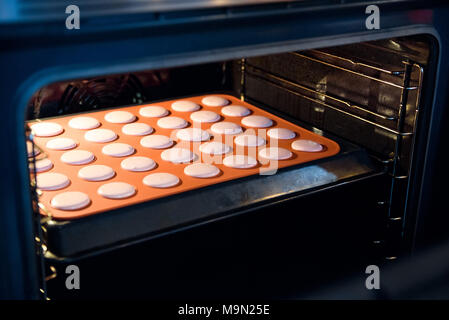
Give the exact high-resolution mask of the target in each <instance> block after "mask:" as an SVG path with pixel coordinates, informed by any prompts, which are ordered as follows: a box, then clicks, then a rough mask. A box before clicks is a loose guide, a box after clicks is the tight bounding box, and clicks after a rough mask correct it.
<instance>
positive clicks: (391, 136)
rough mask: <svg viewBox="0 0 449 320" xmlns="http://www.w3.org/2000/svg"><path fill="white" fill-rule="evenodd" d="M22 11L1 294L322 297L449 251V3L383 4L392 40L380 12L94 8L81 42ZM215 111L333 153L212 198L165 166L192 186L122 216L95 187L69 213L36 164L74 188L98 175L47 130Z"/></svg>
mask: <svg viewBox="0 0 449 320" xmlns="http://www.w3.org/2000/svg"><path fill="white" fill-rule="evenodd" d="M75 2H76V1H75ZM8 3H9V2H8ZM12 3H14V4H15V5H16V6H14V8H8V10H5V12H6V13H10V15H8V14H5V16H4V17H3V18H1V17H0V19H2V20H0V39H1V42H0V43H1V44H0V46H1V50H0V64H1V70H2V71H3V72H2V73H3V77H2V80H1V81H2V82H1V83H2V85H1V86H0V97H1V98H2V101H3V102H2V110H3V117H2V125H1V126H0V128H1V129H0V132H1V133H2V136H3V141H2V143H3V148H4V152H3V156H2V157H1V158H0V163H1V164H2V167H3V170H4V172H3V177H2V179H1V180H0V185H1V198H2V200H1V204H0V205H1V208H2V210H1V211H2V215H1V222H2V225H3V226H2V229H3V232H2V233H1V234H2V235H1V241H0V248H1V251H0V252H1V254H2V257H3V258H4V259H5V260H4V261H6V262H5V263H2V266H1V268H2V270H1V280H2V281H1V282H2V291H1V292H2V296H5V297H7V298H33V299H89V298H91V299H95V298H99V297H101V298H142V297H144V298H154V299H161V298H162V299H173V298H176V299H211V298H212V299H229V298H253V299H254V298H258V299H291V298H297V297H307V296H308V294H309V293H310V292H315V291H320V290H321V291H323V290H324V292H326V288H327V286H328V284H330V283H334V282H337V281H341V280H342V279H346V278H347V277H350V276H352V275H354V274H362V275H365V269H366V268H367V266H370V265H376V266H379V267H380V268H381V269H382V268H388V267H389V266H391V265H394V264H397V263H400V262H401V261H403V259H407V258H408V257H409V256H410V255H413V254H414V253H415V252H417V250H419V249H420V248H425V247H426V246H428V245H430V244H432V243H434V242H435V241H437V240H441V239H444V238H445V237H446V234H447V232H445V230H444V227H443V225H444V222H445V221H447V218H446V217H445V216H444V215H442V214H441V212H440V211H439V210H438V208H439V207H440V206H441V205H443V204H444V203H445V195H444V192H443V191H444V188H440V187H439V186H441V185H443V184H442V183H443V182H444V181H445V178H446V177H447V169H445V167H446V166H445V164H444V161H442V160H441V156H442V154H443V153H442V152H443V150H444V146H443V141H444V137H445V131H444V124H445V121H446V120H445V119H446V118H445V115H446V110H445V109H446V107H447V104H448V101H449V99H448V96H447V88H448V82H447V81H448V79H447V69H448V65H449V64H448V63H449V61H448V59H447V53H446V51H447V46H448V38H449V34H448V32H447V30H449V29H448V24H447V21H446V20H447V19H445V18H446V17H447V16H448V14H449V6H447V5H446V4H444V2H441V3H440V2H438V1H435V2H429V3H422V2H418V1H400V2H390V1H379V2H378V3H377V5H378V7H379V9H380V21H381V28H380V29H378V30H367V28H366V27H365V20H366V18H367V16H368V15H367V14H366V13H365V8H366V7H367V6H368V5H369V4H371V3H368V2H364V1H355V2H346V1H341V2H340V1H320V2H319V3H317V2H314V1H262V2H259V3H255V2H253V1H243V2H241V1H239V2H236V1H224V2H217V3H216V2H213V1H182V2H179V3H178V2H176V1H175V2H173V3H164V2H161V3H156V2H151V1H149V2H144V3H142V2H139V1H136V2H133V1H131V2H129V3H128V4H127V5H126V6H125V5H122V3H121V2H120V1H119V2H118V3H119V4H120V5H117V7H114V6H110V5H108V4H107V3H106V2H102V1H98V5H97V6H93V7H88V6H85V7H83V6H82V4H80V15H81V24H80V28H79V29H76V30H68V29H66V27H65V24H64V20H65V18H66V16H67V15H66V14H62V13H63V12H64V11H63V10H64V8H65V6H66V5H67V4H65V3H64V2H61V4H60V5H59V4H58V5H52V6H50V5H48V4H47V3H46V2H45V1H44V2H42V3H40V4H30V3H27V2H25V1H11V4H12ZM44 4H47V5H48V6H47V7H46V6H45V5H44ZM1 6H2V5H0V8H1ZM3 6H4V5H3ZM5 8H6V7H5ZM13 13H14V14H13ZM205 96H206V97H211V96H212V97H225V98H226V99H227V101H228V102H227V103H230V105H242V106H246V107H248V108H249V109H251V108H253V109H252V110H253V112H254V113H255V114H263V115H268V116H267V117H268V118H270V117H271V119H275V123H277V124H279V125H280V124H283V126H284V127H285V126H291V128H296V129H297V130H304V131H300V132H301V133H297V135H300V136H303V135H305V136H308V135H310V137H314V139H318V140H319V141H322V142H321V145H324V146H325V149H326V152H327V151H329V153H328V154H326V155H323V156H318V157H311V158H310V159H309V158H307V155H304V154H303V153H301V152H300V153H295V150H297V149H295V150H290V151H293V154H294V157H295V159H297V160H301V161H297V162H295V161H293V160H291V164H289V165H285V166H283V165H282V163H283V162H282V160H280V161H279V164H280V166H279V168H278V169H277V170H275V173H274V174H266V173H263V172H260V173H256V172H252V173H251V174H246V173H245V174H241V172H244V170H245V169H239V170H240V171H239V170H236V171H238V172H239V174H238V175H235V176H233V177H232V178H227V179H224V178H223V179H222V180H219V179H217V181H216V182H214V183H210V184H207V183H206V184H198V185H195V182H190V180H188V179H186V178H185V177H184V176H182V174H183V173H182V171H180V170H179V168H180V166H183V167H182V168H184V166H185V165H184V164H170V165H166V164H165V162H163V161H164V158H163V156H162V155H161V157H162V160H161V159H160V158H159V153H158V155H157V156H155V157H154V160H155V161H156V162H157V163H158V166H159V167H158V168H156V170H159V169H162V168H164V170H165V171H167V172H171V173H174V172H178V176H180V177H181V180H182V179H184V180H183V181H184V183H183V184H182V185H183V186H185V188H184V189H182V190H181V191H177V192H172V193H170V192H169V191H167V192H166V191H163V192H161V193H160V195H158V196H154V195H155V194H157V192H156V191H154V189H150V188H147V189H141V186H140V185H139V186H138V187H137V194H138V195H139V196H140V195H142V194H144V195H145V194H147V195H148V197H147V198H142V199H141V200H139V201H134V202H133V201H132V197H131V198H130V199H131V200H129V201H128V202H126V201H124V200H123V202H122V203H121V202H120V200H114V201H115V202H114V204H115V206H108V205H107V204H103V202H101V201H100V202H98V203H99V204H98V205H97V200H96V199H97V198H96V197H98V198H100V197H99V196H98V195H97V194H95V191H92V190H94V189H92V190H91V189H90V188H87V189H85V190H81V189H83V188H82V187H80V188H79V189H80V190H78V191H84V193H85V194H87V195H89V196H90V199H91V203H90V206H91V207H95V210H91V211H89V212H88V213H87V214H84V213H83V214H77V210H76V209H74V210H72V209H73V208H69V210H66V211H65V212H66V213H64V210H62V213H61V210H57V209H56V206H53V207H52V205H54V202H51V201H50V199H51V197H53V196H54V195H56V194H57V192H56V191H46V190H42V189H45V188H43V187H42V186H43V185H42V184H41V185H39V176H40V175H43V173H42V172H40V170H41V167H39V165H42V162H41V163H40V164H38V162H39V161H42V160H43V159H48V158H49V159H50V160H52V161H53V162H54V163H53V165H54V168H53V169H57V170H58V173H60V174H63V175H68V176H70V179H72V181H71V185H69V186H68V187H66V185H64V186H63V187H61V189H64V188H68V189H70V188H72V187H73V186H76V185H77V184H76V182H75V180H76V179H77V178H79V176H80V174H81V173H78V177H77V176H76V173H73V174H72V173H70V172H69V169H68V167H64V166H63V165H59V166H57V165H56V163H55V162H56V161H59V160H58V159H59V158H58V159H57V158H56V157H59V155H60V154H62V153H61V152H59V151H58V152H59V153H58V152H56V153H53V152H51V150H49V149H48V148H47V147H48V144H46V143H47V142H48V141H49V140H50V137H46V136H45V134H44V137H42V135H41V136H40V135H39V132H38V131H39V130H36V129H34V130H33V129H32V127H33V124H39V123H55V122H57V123H66V122H67V121H68V120H69V119H73V118H76V117H86V116H88V117H94V118H97V119H99V120H100V122H102V126H101V128H109V127H108V124H107V121H105V120H104V119H106V118H107V116H105V115H107V114H108V113H113V112H115V111H118V110H120V111H132V112H131V113H134V114H135V115H137V117H138V121H142V122H147V123H150V122H148V121H150V120H148V119H147V118H145V116H143V115H142V113H140V114H139V113H138V112H139V110H141V108H144V107H148V106H164V107H165V108H166V109H167V110H170V112H171V113H174V114H175V115H176V112H175V111H174V110H173V109H170V108H173V107H170V106H171V104H172V102H174V101H179V100H183V101H185V100H190V101H195V102H196V103H197V104H198V105H200V107H202V108H203V109H207V106H206V104H205V103H204V101H205V100H201V98H202V97H205ZM217 110H220V108H218V109H217ZM221 110H223V109H221ZM217 113H219V112H218V111H217ZM105 117H106V118H105ZM221 117H222V118H223V117H224V118H225V120H226V119H228V118H227V117H226V116H224V115H223V114H221ZM145 119H147V120H148V121H147V120H145ZM161 119H162V118H161ZM66 120H67V121H66ZM187 120H188V119H187ZM64 121H65V122H64ZM151 121H153V120H151ZM238 121H240V120H238ZM242 121H243V120H242ZM151 123H152V127H153V129H155V131H156V133H157V132H158V130H159V129H160V128H159V127H158V126H157V125H155V124H153V122H151ZM154 123H156V122H154ZM158 123H159V122H158ZM192 123H193V122H192ZM237 123H239V122H237ZM242 123H243V124H244V122H241V123H240V124H242ZM242 127H244V128H243V129H248V128H245V126H243V125H242ZM35 128H36V127H35ZM111 128H112V127H111ZM117 128H121V125H120V126H117ZM289 128H290V127H289ZM90 129H95V128H94V127H92V128H90ZM63 130H64V132H65V133H66V135H65V136H64V137H66V138H71V137H72V138H73V137H74V136H71V135H70V132H72V131H71V130H73V128H69V126H66V127H64V128H63ZM117 130H119V129H117ZM297 132H299V131H297ZM117 133H118V134H119V137H120V138H119V140H120V139H122V136H125V135H126V134H123V132H119V131H117ZM58 134H59V133H58ZM83 134H84V131H83ZM153 134H154V133H153ZM52 135H53V134H52ZM149 136H151V135H149ZM84 137H86V136H84ZM51 138H54V137H51ZM265 138H266V139H267V141H268V138H267V137H265ZM290 139H293V138H290ZM310 139H312V138H310ZM74 140H75V143H76V142H77V141H78V142H80V140H83V136H82V135H80V136H76V138H74ZM293 140H295V139H293ZM293 140H292V141H293ZM318 140H317V141H318ZM83 141H84V140H83ZM136 141H138V140H136ZM270 141H271V140H270ZM323 141H324V142H323ZM270 143H273V142H270ZM231 144H232V142H231ZM79 145H80V146H81V145H82V144H81V143H79ZM142 145H143V143H142V142H140V145H139V144H138V143H136V146H138V147H135V148H136V149H137V153H138V152H140V150H139V148H141V147H142ZM83 146H84V145H83ZM282 146H284V145H282ZM285 146H287V147H286V148H287V149H289V147H290V146H293V144H292V145H291V144H290V142H289V143H288V144H285ZM334 146H335V147H334ZM235 148H236V145H234V149H235ZM30 150H31V153H30ZM98 150H100V149H98ZM103 150H104V149H103ZM258 151H260V150H258ZM98 152H99V153H98V154H95V157H96V159H97V160H101V159H102V158H101V157H102V156H100V151H98ZM259 154H260V153H259ZM315 155H316V154H315ZM315 155H314V156H315ZM55 159H57V160H55ZM61 160H62V158H61ZM189 160H191V159H189ZM97 162H98V161H97ZM100 162H101V161H100ZM114 163H115V164H114V165H111V166H112V167H113V169H114V170H115V171H116V172H117V173H116V176H117V177H121V176H120V174H119V173H118V171H119V170H121V168H120V167H119V165H118V163H119V162H117V161H116V162H114ZM83 165H84V164H83ZM83 165H80V166H77V167H76V171H77V170H78V169H81V168H82V167H83ZM164 165H165V167H164ZM122 167H123V165H122ZM64 168H67V171H65V170H66V169H64ZM220 168H221V171H222V173H223V174H222V177H226V174H227V170H228V169H226V168H225V167H220ZM70 170H72V169H70ZM242 170H243V171H242ZM43 171H47V172H51V171H52V169H51V168H50V169H48V168H47V169H43ZM72 171H73V172H75V171H74V170H72ZM184 172H185V171H184ZM142 177H143V176H142ZM112 179H114V178H112ZM124 179H125V178H124ZM139 179H140V180H138V181H139V182H136V184H139V183H141V182H140V181H141V178H139ZM42 180H43V179H42V178H41V181H42ZM125 180H126V179H125ZM206 180H207V179H206ZM192 181H194V180H192ZM195 181H196V180H195ZM202 181H204V179H203V180H202ZM125 182H129V181H128V180H127V181H125ZM186 182H187V183H186ZM90 183H91V184H92V183H94V184H95V186H100V185H101V183H98V182H90ZM80 186H81V185H80ZM95 188H97V187H95ZM70 190H72V189H70ZM95 190H96V189H95ZM164 190H165V189H164ZM166 190H169V188H168V189H166ZM62 191H64V190H62ZM99 192H100V191H99ZM164 192H165V193H164ZM100 193H101V192H100ZM48 194H51V197H50V196H46V195H48ZM72 200H73V199H72ZM116 204H118V205H116ZM5 257H6V258H5ZM70 266H76V267H77V268H78V269H79V271H80V276H81V283H80V289H79V290H69V289H68V288H67V277H68V272H67V270H69V269H70V268H69V269H68V267H70ZM362 277H363V276H362ZM361 281H362V282H361V285H362V286H363V285H364V281H365V280H364V278H363V280H361ZM324 296H325V297H326V294H325V295H324ZM345 297H354V296H352V295H351V292H349V291H348V292H343V293H341V295H340V296H338V298H345ZM393 297H394V296H393Z"/></svg>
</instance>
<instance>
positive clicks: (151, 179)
mask: <svg viewBox="0 0 449 320" xmlns="http://www.w3.org/2000/svg"><path fill="white" fill-rule="evenodd" d="M142 182H143V184H144V185H146V186H149V187H153V188H170V187H174V186H176V185H177V184H179V182H180V179H179V178H178V177H177V176H175V175H174V174H171V173H166V172H157V173H152V174H149V175H147V176H146V177H145V178H143V181H142Z"/></svg>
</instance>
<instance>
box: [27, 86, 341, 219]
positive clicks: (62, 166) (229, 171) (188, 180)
mask: <svg viewBox="0 0 449 320" xmlns="http://www.w3.org/2000/svg"><path fill="white" fill-rule="evenodd" d="M214 95H215V96H221V97H223V98H226V99H228V100H229V101H230V102H231V103H230V104H229V105H241V106H244V107H247V108H249V109H250V110H251V111H252V115H262V116H265V117H268V118H270V119H272V120H273V122H274V124H273V126H271V127H270V128H267V129H271V128H276V127H279V128H288V129H290V130H292V131H294V132H295V133H296V134H297V137H295V138H294V139H290V140H277V146H279V147H282V148H286V149H289V150H290V151H292V153H293V157H292V158H290V159H288V160H281V161H277V163H276V164H275V165H274V166H273V163H271V164H270V163H267V161H264V160H262V159H260V160H261V162H264V164H261V163H259V165H258V166H256V167H255V168H251V169H235V168H228V167H226V166H224V165H223V164H221V163H214V165H216V166H217V167H218V168H219V169H220V171H221V174H220V175H218V176H217V177H213V178H194V177H190V176H187V175H185V174H184V172H183V171H184V168H185V167H186V166H187V165H188V163H187V164H173V163H171V162H167V161H164V160H162V159H161V156H160V154H161V152H162V151H163V150H165V149H163V150H153V149H148V148H144V147H142V146H141V145H140V139H141V138H142V136H129V135H125V134H123V133H122V132H121V128H122V126H123V125H124V124H114V123H109V122H107V121H105V120H104V116H105V115H106V114H107V113H108V112H111V111H112V110H111V109H108V110H102V111H97V112H90V113H84V114H83V116H90V117H94V118H96V119H97V120H98V121H99V122H100V123H101V126H100V127H99V128H104V129H110V130H113V131H114V132H116V133H117V135H118V139H116V140H115V141H113V142H121V143H127V144H130V145H132V146H133V147H134V148H135V150H136V152H135V153H134V154H133V155H132V156H146V157H150V158H152V159H153V160H154V161H156V163H157V167H156V168H155V169H153V170H151V171H146V172H130V171H126V170H123V169H121V167H120V163H121V161H122V160H123V159H124V157H118V158H115V157H111V156H107V155H104V154H103V153H102V152H101V149H102V148H103V147H104V146H105V145H106V144H107V143H94V142H89V141H86V140H85V139H84V134H85V132H86V130H78V129H73V128H71V127H69V126H68V122H69V121H70V120H71V119H72V118H74V117H77V116H79V115H71V116H64V117H56V118H52V119H40V121H41V122H46V121H48V122H56V123H58V124H60V125H61V126H62V127H63V128H64V132H63V133H61V134H60V135H58V136H54V137H35V138H34V141H35V143H36V144H37V145H38V146H39V148H41V149H42V150H43V151H44V156H47V157H48V158H49V159H50V160H51V161H52V162H53V165H54V167H53V168H52V169H51V170H50V171H49V172H59V173H63V174H65V175H67V176H68V177H69V179H70V181H71V183H70V185H69V186H67V187H66V188H64V189H61V190H56V191H43V192H42V193H41V194H40V196H39V202H40V203H41V206H42V207H43V208H44V210H41V214H43V215H48V214H51V216H52V218H54V219H56V220H68V219H76V218H81V217H85V216H89V215H93V214H97V213H101V212H107V211H111V210H115V209H119V208H123V207H126V206H130V205H134V204H138V203H142V202H146V201H151V200H155V199H159V198H163V197H168V196H173V195H176V194H180V193H183V192H186V191H191V190H194V189H199V188H204V187H207V186H211V185H215V184H218V183H223V182H226V181H230V180H235V179H239V178H243V177H248V176H252V175H258V174H261V172H264V173H265V174H266V172H265V171H264V170H263V169H268V168H278V169H281V168H285V167H289V166H294V165H298V164H302V163H306V162H310V161H314V160H318V159H322V158H326V157H330V156H333V155H335V154H337V153H338V152H339V151H340V147H339V145H338V143H336V142H335V141H333V140H331V139H328V138H326V137H323V136H321V135H318V134H316V133H313V132H311V131H309V130H306V129H304V128H302V127H300V126H298V125H296V124H293V123H291V122H289V121H287V120H284V119H282V118H280V117H278V116H276V115H274V114H272V113H269V112H267V111H265V110H262V109H260V108H258V107H256V106H254V105H252V104H249V103H247V102H244V101H241V100H239V99H238V98H236V97H233V96H231V95H224V94H214ZM204 97H205V95H202V96H195V97H189V98H183V99H182V100H190V101H193V102H195V103H198V104H200V105H201V106H202V109H201V110H210V111H214V112H216V113H218V114H220V115H221V117H222V118H221V120H220V121H228V122H234V123H238V124H239V125H241V126H242V127H243V128H244V129H245V126H243V125H242V124H241V123H240V121H241V119H242V117H228V116H224V115H223V114H221V112H220V110H221V107H208V106H204V105H203V104H202V103H201V100H202V98H204ZM177 100H179V99H176V100H169V101H163V102H157V103H153V104H142V105H135V106H129V107H121V108H114V109H113V110H114V111H118V110H123V111H128V112H131V113H133V114H134V115H135V116H136V117H137V120H136V122H137V121H138V122H144V123H147V124H149V125H150V126H151V127H153V129H154V131H153V133H152V134H162V135H167V136H170V137H172V138H173V137H174V135H173V133H172V131H175V130H173V129H163V128H160V127H158V126H157V124H156V122H157V120H158V119H159V118H145V117H141V116H140V115H139V109H140V108H142V107H145V106H152V105H157V106H162V107H165V108H166V109H167V110H169V111H170V113H171V114H170V115H173V116H177V117H182V118H184V119H185V120H187V121H188V122H189V127H191V126H192V121H191V120H190V118H189V116H190V114H191V112H177V111H174V110H172V109H171V107H170V105H171V104H172V103H173V102H174V101H177ZM33 123H34V122H29V125H32V124H33ZM211 125H213V123H202V124H201V128H202V129H203V130H208V131H209V129H210V127H211ZM255 130H258V129H255ZM259 130H260V129H259ZM213 135H214V137H213V138H211V141H213V140H214V139H219V138H220V137H218V135H216V134H213ZM55 137H70V138H72V139H74V140H75V141H76V142H77V143H78V146H77V147H76V149H83V150H89V151H91V152H92V153H94V155H95V160H94V161H93V162H91V163H89V164H86V165H92V164H105V165H108V166H110V167H112V168H113V169H114V170H115V171H116V175H115V176H114V177H113V178H111V179H109V180H106V181H96V182H92V181H84V180H82V179H80V178H78V177H77V174H78V171H79V170H80V169H81V168H82V167H83V166H79V165H69V164H66V163H63V162H61V161H60V156H61V155H62V154H63V153H64V152H66V151H56V150H50V149H47V148H46V147H45V145H46V143H47V141H48V140H50V139H53V138H55ZM265 138H266V140H267V144H266V145H265V146H262V147H258V149H257V150H255V148H245V149H243V153H245V154H250V155H258V152H257V151H258V150H260V149H261V148H265V147H270V146H271V145H272V144H273V142H274V141H271V140H270V139H269V138H268V137H267V136H265ZM298 138H301V139H310V140H313V141H316V142H318V143H320V144H321V145H323V146H324V149H323V151H321V152H301V151H296V150H292V149H291V147H290V145H291V143H292V141H294V140H295V139H298ZM219 141H225V139H224V138H223V139H221V140H219ZM226 141H227V140H226ZM174 146H177V147H188V146H189V147H190V148H191V149H192V151H194V152H195V153H196V154H197V155H201V153H200V152H199V151H198V149H197V148H198V146H199V143H186V142H182V141H179V142H176V141H175V144H174ZM232 147H233V150H234V152H236V151H239V153H240V152H242V148H240V147H236V145H235V144H233V146H232ZM224 156H226V155H224ZM224 156H223V157H224ZM214 159H215V158H214ZM155 172H169V173H173V174H175V175H177V176H178V177H179V178H180V180H181V183H180V184H178V185H177V186H175V187H171V188H164V189H157V188H151V187H148V186H146V185H144V184H143V182H142V180H143V178H144V177H145V176H146V175H148V174H151V173H155ZM115 181H117V182H118V181H122V182H127V183H130V184H132V185H134V187H135V188H136V190H137V192H136V194H135V195H134V196H132V197H129V198H126V199H107V198H104V197H102V196H100V195H99V194H98V193H97V190H98V188H99V187H100V186H101V185H103V184H105V183H109V182H115ZM66 191H82V192H85V193H87V194H88V195H89V197H90V198H91V203H90V205H89V206H87V207H86V208H83V209H81V210H73V211H65V210H58V209H55V208H52V207H51V205H50V201H51V199H52V198H53V197H54V196H55V195H56V194H58V193H61V192H66Z"/></svg>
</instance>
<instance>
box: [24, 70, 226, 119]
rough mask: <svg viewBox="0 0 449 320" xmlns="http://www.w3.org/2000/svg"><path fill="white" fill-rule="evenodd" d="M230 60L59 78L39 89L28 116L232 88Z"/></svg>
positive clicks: (68, 112) (88, 109) (65, 113)
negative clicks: (97, 75) (88, 76)
mask: <svg viewBox="0 0 449 320" xmlns="http://www.w3.org/2000/svg"><path fill="white" fill-rule="evenodd" d="M226 67H227V64H226V63H210V64H202V65H196V66H190V67H180V68H171V69H159V70H150V71H142V72H132V73H124V74H116V75H104V76H99V77H94V78H87V79H74V80H72V81H64V82H57V83H53V84H51V85H48V86H45V87H43V88H41V89H40V90H38V91H36V93H35V94H34V95H33V97H32V99H31V100H30V102H29V104H28V107H27V118H28V119H36V118H45V117H54V116H59V115H67V114H72V113H78V112H86V111H93V110H100V109H103V108H111V107H119V106H126V105H132V104H141V103H145V102H154V101H157V100H164V99H172V98H174V97H181V96H189V95H194V94H202V93H204V92H215V91H229V89H230V87H231V85H230V83H229V80H228V78H227V77H226V76H227V74H228V73H229V71H228V70H227V69H226Z"/></svg>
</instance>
